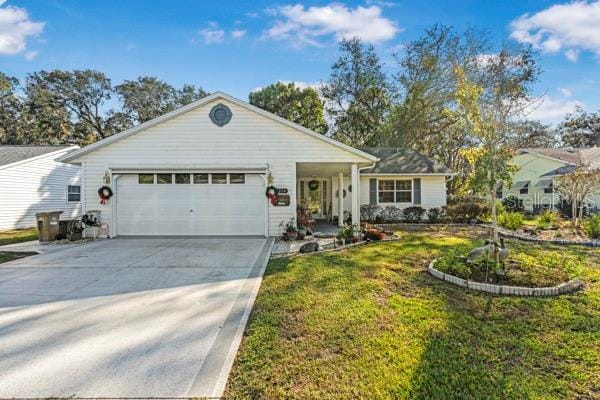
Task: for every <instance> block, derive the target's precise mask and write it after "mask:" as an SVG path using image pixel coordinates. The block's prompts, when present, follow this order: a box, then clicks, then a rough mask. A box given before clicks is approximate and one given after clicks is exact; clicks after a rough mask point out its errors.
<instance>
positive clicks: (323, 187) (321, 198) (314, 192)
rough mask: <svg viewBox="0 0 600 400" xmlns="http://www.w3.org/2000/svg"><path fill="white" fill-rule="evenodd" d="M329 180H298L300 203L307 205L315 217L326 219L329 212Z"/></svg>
mask: <svg viewBox="0 0 600 400" xmlns="http://www.w3.org/2000/svg"><path fill="white" fill-rule="evenodd" d="M328 186H329V185H328V180H327V179H324V178H306V179H299V180H298V194H299V199H298V200H299V201H298V202H299V204H300V205H301V206H303V207H306V209H307V210H308V212H309V213H310V214H311V215H312V217H313V218H315V219H325V218H327V214H328V212H329V209H328V207H329V202H328V193H329V192H328Z"/></svg>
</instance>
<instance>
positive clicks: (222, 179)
mask: <svg viewBox="0 0 600 400" xmlns="http://www.w3.org/2000/svg"><path fill="white" fill-rule="evenodd" d="M212 183H215V184H222V183H227V174H212Z"/></svg>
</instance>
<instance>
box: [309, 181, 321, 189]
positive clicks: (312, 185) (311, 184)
mask: <svg viewBox="0 0 600 400" xmlns="http://www.w3.org/2000/svg"><path fill="white" fill-rule="evenodd" d="M308 188H309V189H310V190H317V189H318V188H319V181H315V180H312V181H310V182H308Z"/></svg>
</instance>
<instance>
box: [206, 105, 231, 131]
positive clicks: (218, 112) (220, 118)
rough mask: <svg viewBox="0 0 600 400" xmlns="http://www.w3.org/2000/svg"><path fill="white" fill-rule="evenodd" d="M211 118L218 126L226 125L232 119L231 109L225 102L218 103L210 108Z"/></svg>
mask: <svg viewBox="0 0 600 400" xmlns="http://www.w3.org/2000/svg"><path fill="white" fill-rule="evenodd" d="M208 116H209V117H210V120H211V121H212V122H213V123H214V124H215V125H218V126H224V125H227V124H228V123H229V121H231V110H230V109H229V107H227V106H226V105H224V104H221V103H219V104H217V105H216V106H214V107H213V108H212V109H211V110H210V114H209V115H208Z"/></svg>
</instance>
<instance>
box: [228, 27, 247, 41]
mask: <svg viewBox="0 0 600 400" xmlns="http://www.w3.org/2000/svg"><path fill="white" fill-rule="evenodd" d="M244 35H246V31H245V30H243V29H236V30H233V31H231V37H232V38H234V39H241V38H242V37H244Z"/></svg>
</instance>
